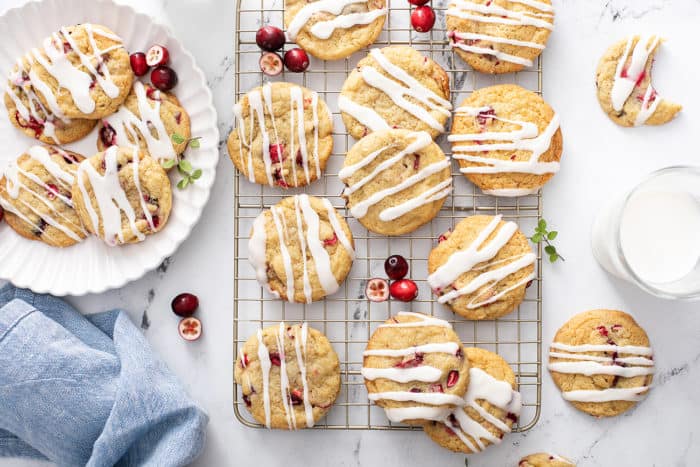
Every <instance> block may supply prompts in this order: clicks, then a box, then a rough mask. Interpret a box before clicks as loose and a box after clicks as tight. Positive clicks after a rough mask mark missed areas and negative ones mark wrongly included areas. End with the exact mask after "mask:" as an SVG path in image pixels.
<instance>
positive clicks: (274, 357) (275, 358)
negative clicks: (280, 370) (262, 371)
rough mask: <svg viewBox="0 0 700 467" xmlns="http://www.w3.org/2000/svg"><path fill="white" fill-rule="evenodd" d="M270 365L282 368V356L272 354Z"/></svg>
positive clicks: (275, 353)
mask: <svg viewBox="0 0 700 467" xmlns="http://www.w3.org/2000/svg"><path fill="white" fill-rule="evenodd" d="M270 363H272V364H273V365H275V366H281V365H282V360H281V359H280V354H279V353H277V352H270Z"/></svg>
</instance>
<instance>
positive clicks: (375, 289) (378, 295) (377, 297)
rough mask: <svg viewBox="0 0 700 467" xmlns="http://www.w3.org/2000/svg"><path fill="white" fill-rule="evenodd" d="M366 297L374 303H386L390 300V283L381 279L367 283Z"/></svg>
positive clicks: (376, 278) (377, 278)
mask: <svg viewBox="0 0 700 467" xmlns="http://www.w3.org/2000/svg"><path fill="white" fill-rule="evenodd" d="M365 296H366V297H367V298H368V299H369V300H370V301H372V302H384V301H386V300H387V299H388V298H389V283H388V282H387V281H385V280H384V279H382V278H380V277H375V278H374V279H370V280H369V281H367V286H366V287H365Z"/></svg>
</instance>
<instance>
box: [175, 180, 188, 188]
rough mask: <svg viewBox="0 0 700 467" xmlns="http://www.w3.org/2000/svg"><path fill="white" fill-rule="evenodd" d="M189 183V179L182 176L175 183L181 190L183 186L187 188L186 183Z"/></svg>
mask: <svg viewBox="0 0 700 467" xmlns="http://www.w3.org/2000/svg"><path fill="white" fill-rule="evenodd" d="M189 183H190V180H189V179H188V178H183V179H182V180H180V181H179V182H178V183H177V187H178V188H179V189H181V190H184V189H185V188H187V185H189Z"/></svg>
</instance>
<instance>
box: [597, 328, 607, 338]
mask: <svg viewBox="0 0 700 467" xmlns="http://www.w3.org/2000/svg"><path fill="white" fill-rule="evenodd" d="M596 330H597V331H598V334H600V335H601V336H603V337H608V330H607V329H606V328H605V326H598V327H597V328H596Z"/></svg>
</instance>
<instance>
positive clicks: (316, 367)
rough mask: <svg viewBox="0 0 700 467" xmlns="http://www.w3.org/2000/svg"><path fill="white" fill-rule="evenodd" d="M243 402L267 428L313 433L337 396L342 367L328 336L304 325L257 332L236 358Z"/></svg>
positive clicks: (237, 379) (277, 327) (236, 375)
mask: <svg viewBox="0 0 700 467" xmlns="http://www.w3.org/2000/svg"><path fill="white" fill-rule="evenodd" d="M234 378H235V380H236V383H237V384H238V385H239V386H240V387H241V391H242V393H243V402H244V403H245V405H246V407H247V408H248V411H249V412H250V413H251V414H252V415H253V417H254V418H255V420H257V421H258V422H259V423H261V424H264V425H265V426H266V427H267V428H278V429H282V430H295V429H298V428H311V427H312V426H314V424H315V423H316V422H318V421H319V420H320V419H321V418H323V417H324V416H325V415H326V413H328V411H329V410H330V408H331V406H332V405H333V403H334V402H335V399H336V398H337V397H338V393H339V392H340V362H339V361H338V355H337V354H336V353H335V350H333V347H332V346H331V344H330V342H328V339H327V338H326V336H324V335H323V334H321V333H320V332H319V331H317V330H316V329H314V328H311V327H309V326H308V325H307V324H306V323H303V324H295V325H286V324H285V323H280V324H279V325H276V326H270V327H267V328H265V329H261V330H258V332H257V333H256V335H254V336H251V338H250V339H248V342H246V343H245V345H244V346H243V348H242V349H240V350H239V352H238V358H237V359H236V366H235V372H234Z"/></svg>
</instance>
